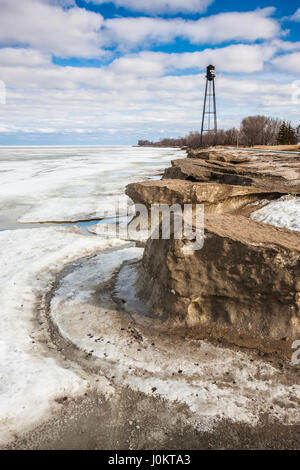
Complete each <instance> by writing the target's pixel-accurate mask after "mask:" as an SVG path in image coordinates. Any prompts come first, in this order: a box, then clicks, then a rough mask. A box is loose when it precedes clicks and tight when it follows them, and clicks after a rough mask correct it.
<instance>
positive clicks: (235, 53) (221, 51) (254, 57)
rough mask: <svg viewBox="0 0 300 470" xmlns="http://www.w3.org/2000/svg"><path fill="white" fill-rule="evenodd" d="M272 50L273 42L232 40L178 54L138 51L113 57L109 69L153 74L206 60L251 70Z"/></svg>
mask: <svg viewBox="0 0 300 470" xmlns="http://www.w3.org/2000/svg"><path fill="white" fill-rule="evenodd" d="M275 51H276V48H275V47H273V46H263V45H245V44H235V45H232V46H227V47H223V48H218V49H205V50H203V51H199V52H185V53H181V54H180V53H173V54H165V53H161V52H141V53H139V54H135V55H131V56H124V57H121V58H120V59H116V60H115V61H114V62H113V63H112V64H111V66H110V69H111V70H113V71H115V72H116V73H123V74H128V75H130V74H133V75H142V76H147V75H152V76H157V75H162V74H164V73H167V72H172V71H176V70H184V69H190V68H195V69H198V70H205V67H206V66H207V65H208V64H209V63H213V64H214V65H215V66H216V67H217V71H218V72H220V71H221V72H238V73H253V72H260V71H262V70H263V68H264V63H265V62H266V61H268V60H270V59H271V57H272V56H273V55H274V53H275Z"/></svg>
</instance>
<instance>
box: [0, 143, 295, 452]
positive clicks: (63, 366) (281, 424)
mask: <svg viewBox="0 0 300 470" xmlns="http://www.w3.org/2000/svg"><path fill="white" fill-rule="evenodd" d="M218 152H219V156H218V158H220V159H224V158H225V157H224V156H223V155H222V151H221V150H220V151H218ZM225 153H226V152H225ZM246 157H247V159H249V160H251V158H252V157H251V154H250V155H244V157H243V158H244V160H245V158H246ZM250 157H251V158H250ZM255 157H256V155H255ZM205 158H207V157H205ZM212 158H214V159H215V158H216V156H215V155H214V156H213V157H212ZM226 158H227V156H226ZM230 158H232V157H230ZM266 158H267V157H266ZM268 158H269V157H268ZM276 158H277V157H276ZM205 161H206V160H203V161H202V159H201V158H190V155H189V157H188V158H186V159H180V160H178V161H174V162H173V166H172V169H173V168H175V170H174V171H175V173H176V174H175V175H173V176H175V177H170V175H171V173H172V171H173V170H172V169H166V171H165V174H164V177H163V179H162V180H159V181H157V180H155V181H146V182H141V183H134V184H130V185H129V186H127V190H126V192H127V194H128V195H129V196H130V197H131V198H132V200H133V201H134V202H136V203H143V204H145V205H146V206H147V207H150V206H151V204H153V203H156V204H159V203H165V204H180V205H184V204H186V203H190V202H193V203H201V204H204V208H205V213H206V218H205V230H206V233H205V237H206V238H205V243H204V246H203V248H202V249H201V250H198V251H195V252H194V253H193V255H191V254H189V253H188V252H185V251H184V250H182V247H183V245H184V244H185V242H186V241H185V239H182V240H174V239H172V238H171V240H152V239H148V240H147V241H146V246H145V249H144V250H143V249H141V248H138V247H137V246H134V245H135V244H134V243H132V240H133V239H130V241H129V239H127V240H125V241H124V240H123V241H121V240H119V241H117V240H115V239H112V237H111V236H110V235H109V234H108V236H107V238H106V240H105V239H103V238H102V236H101V231H100V232H99V234H98V236H92V237H88V236H84V235H83V234H80V233H79V232H78V231H76V229H75V228H70V227H64V228H61V229H60V232H61V237H62V242H61V243H65V244H66V246H67V248H65V252H63V253H60V255H59V256H60V257H62V255H64V257H63V263H59V262H58V260H57V259H56V258H53V259H52V258H51V259H50V260H49V261H51V263H50V265H49V262H47V263H46V261H47V260H46V261H45V266H43V267H42V268H40V267H39V265H38V264H37V263H31V264H30V266H32V269H33V271H32V272H31V270H29V271H28V273H27V274H26V271H25V272H22V281H23V280H24V276H25V278H26V276H27V277H29V280H32V279H38V284H37V285H36V286H35V292H34V298H32V299H31V300H30V299H29V300H30V302H29V300H28V298H26V291H25V294H23V291H22V290H20V293H19V296H18V297H17V299H14V301H15V302H17V304H18V309H19V310H21V312H22V315H23V316H24V315H25V313H26V312H28V313H27V316H28V318H29V319H30V321H29V320H28V325H27V324H26V325H25V324H24V325H25V326H26V328H27V330H28V336H29V338H30V341H31V345H30V346H27V349H28V354H34V357H37V358H39V359H41V360H44V359H45V358H47V361H48V366H49V365H50V364H52V365H53V366H54V365H55V367H56V368H57V367H58V368H59V373H60V376H59V377H63V376H64V374H68V377H70V378H71V379H72V382H71V383H70V385H69V386H68V388H67V386H63V387H61V389H60V388H59V387H57V389H56V388H55V389H54V390H53V392H52V393H51V395H50V397H48V398H47V400H48V401H49V402H47V403H44V402H45V400H46V398H45V397H44V396H37V397H36V398H35V400H36V406H37V405H39V406H41V410H40V416H38V417H37V416H36V410H35V413H33V414H32V411H31V408H30V409H25V411H24V413H25V418H26V419H27V425H26V426H24V425H23V424H22V422H21V421H22V420H20V414H19V412H18V413H17V415H16V416H14V415H12V416H10V418H9V420H7V421H6V423H4V424H3V426H2V427H1V428H0V429H1V431H2V435H1V442H0V447H1V448H2V449H3V448H5V449H130V450H136V449H162V450H163V449H174V450H175V449H177V450H182V449H299V448H300V414H299V410H300V407H299V404H300V384H299V366H296V365H293V364H292V363H291V359H290V357H291V352H292V350H291V342H292V341H293V339H294V338H296V339H298V338H299V259H300V253H299V232H297V231H292V230H290V229H288V228H278V227H274V226H272V225H267V224H265V223H262V222H258V221H255V220H252V218H251V217H252V215H253V213H254V212H255V211H256V212H257V210H258V209H259V208H260V207H263V208H265V207H267V205H268V204H270V203H271V204H273V203H276V201H277V200H278V198H279V199H280V200H281V199H282V197H287V198H290V197H294V196H293V194H299V193H298V192H297V193H293V192H292V191H286V192H285V191H284V188H287V187H288V186H289V185H290V186H292V187H293V188H294V189H295V188H298V189H299V185H300V181H299V178H298V181H297V178H295V177H294V176H295V172H296V173H297V172H298V171H299V170H298V166H297V165H298V161H297V160H295V168H294V167H293V165H292V162H290V163H289V165H288V167H289V168H288V170H285V169H282V172H281V174H280V175H279V176H278V168H277V165H275V164H273V163H272V162H271V163H270V162H269V166H270V167H273V170H274V172H275V173H276V175H277V176H276V177H279V178H280V181H281V186H280V189H278V188H277V187H275V186H276V181H277V180H276V178H275V180H273V181H272V178H273V175H272V174H270V172H271V170H270V169H269V170H268V172H267V173H268V174H267V175H266V178H267V179H268V184H267V187H264V184H263V179H264V172H265V171H266V169H264V170H262V173H261V175H260V176H255V169H254V167H255V165H258V163H259V162H257V161H256V160H255V161H256V163H255V165H254V164H253V165H252V168H251V174H252V176H251V178H252V181H253V184H251V185H246V184H236V183H235V182H233V181H232V180H231V183H230V184H229V183H228V182H223V183H221V182H219V181H214V176H213V174H211V176H210V180H209V181H206V180H205V181H202V179H200V178H207V172H206V169H205V172H204V176H201V175H202V173H201V171H202V170H201V171H200V170H199V168H198V170H197V171H198V173H197V174H198V176H197V175H196V173H195V170H194V167H195V164H196V163H197V162H200V163H201V165H202V164H203V162H205ZM177 162H179V163H178V165H177ZM191 162H192V167H190V166H189V165H190V163H191ZM193 162H194V163H193ZM250 163H251V162H248V163H247V165H250ZM230 165H233V168H234V169H236V171H238V176H239V178H241V177H243V171H246V170H244V169H242V168H241V167H240V166H239V164H236V165H235V164H230ZM240 165H242V163H241V164H240ZM179 166H180V169H181V170H180V171H181V172H182V177H180V178H179V176H180V175H181V173H178V168H179ZM225 166H226V165H225V163H224V162H223V163H222V168H223V174H225V173H224V170H225ZM227 170H228V171H227V173H226V175H230V172H233V170H232V168H231V167H230V170H229V168H227ZM211 171H212V170H211ZM247 171H248V170H247ZM191 172H192V174H191ZM248 173H249V172H248ZM195 175H196V176H197V177H198V178H199V180H197V179H196V181H195ZM235 175H237V173H235ZM166 176H168V177H166ZM190 177H191V178H192V179H190ZM229 177H230V178H231V177H232V175H230V176H229ZM246 178H247V179H249V174H247V175H246ZM257 181H260V183H261V184H260V185H259V187H257V186H256V185H255V184H256V182H257ZM254 183H255V184H254ZM273 186H274V187H273ZM297 191H298V190H297ZM39 230H40V229H39ZM42 230H43V233H44V236H45V237H46V235H47V236H48V232H49V235H51V239H53V244H54V247H55V246H56V244H57V243H58V242H57V240H56V238H57V236H58V235H56V238H55V237H54V236H53V235H54V234H55V233H56V232H53V233H52V232H51V230H52V231H53V230H54V229H50V228H44V229H42ZM50 232H51V233H50ZM94 233H95V234H97V233H98V231H97V230H94ZM63 237H67V240H66V241H64V240H65V238H63ZM142 238H143V237H142V236H141V241H140V243H141V244H142ZM73 239H74V241H76V243H77V244H78V246H79V248H80V250H79V251H74V246H75V245H74V244H73V245H72V244H70V242H68V240H70V241H72V240H73ZM18 240H19V238H18V234H15V244H16V245H17V244H18V243H19V241H18ZM74 241H73V243H74ZM34 243H35V242H34V240H33V239H30V240H29V239H28V253H29V255H30V254H31V253H32V252H35V251H34V250H33V249H32V248H34ZM36 244H37V246H40V244H39V243H38V242H37V241H36ZM69 245H70V246H69ZM59 246H60V245H59ZM140 246H141V245H140ZM41 247H42V248H40V249H41V250H44V243H42V244H41ZM50 249H51V246H50V248H49V250H50ZM51 250H52V251H54V252H55V250H54V249H51ZM41 252H43V251H41ZM76 253H77V254H76ZM29 255H28V256H29ZM30 256H31V255H30ZM36 256H37V257H38V258H39V257H40V256H38V254H37V255H36ZM30 259H31V258H30ZM62 266H63V268H62ZM20 276H21V275H20ZM17 281H18V282H19V280H18V278H17V279H16V281H15V282H17ZM24 296H25V297H24ZM23 297H24V298H23ZM33 306H34V310H33ZM24 312H25V313H24ZM24 318H25V317H24ZM26 318H27V317H26ZM13 334H15V331H14V332H13ZM30 348H31V349H32V351H31V349H30ZM28 360H32V358H31V356H30V357H29V359H28ZM55 371H56V369H55ZM53 373H54V372H53ZM75 378H76V381H75ZM49 380H50V379H49ZM61 380H62V379H61V378H60V381H61ZM43 383H44V382H43ZM59 383H61V382H59ZM67 385H68V383H67ZM56 390H58V391H59V390H60V392H58V391H56ZM23 400H24V399H23V397H20V398H19V401H18V404H19V406H21V405H23V403H24V402H23ZM43 407H44V408H43ZM27 408H28V403H27ZM29 418H30V419H29Z"/></svg>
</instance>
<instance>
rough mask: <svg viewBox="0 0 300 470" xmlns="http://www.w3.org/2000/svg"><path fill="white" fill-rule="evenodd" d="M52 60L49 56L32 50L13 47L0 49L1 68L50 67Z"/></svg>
mask: <svg viewBox="0 0 300 470" xmlns="http://www.w3.org/2000/svg"><path fill="white" fill-rule="evenodd" d="M51 61H52V58H51V56H50V55H49V54H43V53H41V52H40V51H35V50H33V49H22V48H15V47H6V48H2V49H0V64H1V66H2V67H3V66H12V65H14V66H16V67H21V66H24V65H25V66H27V67H37V66H42V65H43V66H46V65H50V64H51Z"/></svg>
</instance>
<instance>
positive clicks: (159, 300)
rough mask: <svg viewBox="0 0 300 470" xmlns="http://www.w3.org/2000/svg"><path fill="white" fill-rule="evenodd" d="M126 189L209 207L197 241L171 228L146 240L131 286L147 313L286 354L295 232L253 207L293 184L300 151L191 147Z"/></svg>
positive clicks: (296, 324) (295, 297)
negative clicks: (260, 217)
mask: <svg viewBox="0 0 300 470" xmlns="http://www.w3.org/2000/svg"><path fill="white" fill-rule="evenodd" d="M191 157H192V158H191ZM126 192H127V194H128V195H129V196H130V197H131V198H132V199H133V201H134V202H135V203H143V204H146V205H147V206H148V207H150V206H151V204H168V205H173V204H180V205H182V206H183V205H184V204H188V203H193V204H195V203H198V204H200V203H201V204H204V208H205V214H206V217H205V241H204V246H203V248H202V249H200V250H196V251H194V252H190V251H188V250H185V249H184V247H185V246H186V244H187V243H188V241H187V240H185V239H181V240H175V239H174V237H173V239H172V236H171V239H170V240H153V239H151V238H150V239H149V240H148V241H147V244H146V248H145V252H144V256H143V260H142V262H141V264H140V267H139V270H140V276H139V281H138V282H137V286H136V287H137V294H138V296H139V297H140V298H141V299H142V300H144V301H147V304H148V307H149V314H150V315H153V316H155V317H157V318H160V319H161V321H162V322H164V323H165V324H166V325H168V327H169V328H174V329H176V328H181V329H182V328H183V329H184V330H185V334H187V335H190V336H193V337H196V338H207V339H212V340H218V341H221V342H225V343H230V344H234V345H237V346H243V347H248V348H255V349H257V350H259V351H262V352H268V353H276V354H278V355H280V356H284V357H289V358H290V357H291V355H292V352H293V350H292V343H293V341H295V340H297V339H300V248H299V246H300V245H299V241H300V234H299V232H297V231H294V232H293V231H291V230H289V229H287V228H277V227H273V226H272V225H267V224H265V223H261V222H256V221H254V220H251V219H250V218H249V215H250V214H251V212H253V211H254V210H257V208H258V207H260V205H262V204H266V202H268V201H269V200H273V199H278V198H280V197H282V196H283V195H287V197H289V196H288V195H297V194H299V192H300V159H299V156H298V155H292V154H287V155H285V154H277V153H267V152H258V153H254V154H252V153H251V151H248V152H247V151H240V152H239V151H229V150H222V149H218V150H214V151H209V150H208V151H203V150H201V151H198V152H197V151H191V152H190V153H189V155H188V158H185V159H179V160H175V161H173V162H172V167H171V168H168V169H166V171H165V174H164V176H163V179H162V180H161V181H150V182H149V181H147V182H141V183H134V184H131V185H129V186H127V190H126ZM149 299H150V300H149Z"/></svg>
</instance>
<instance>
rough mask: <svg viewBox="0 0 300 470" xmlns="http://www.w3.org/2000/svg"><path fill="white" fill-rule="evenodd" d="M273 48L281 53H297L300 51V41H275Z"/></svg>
mask: <svg viewBox="0 0 300 470" xmlns="http://www.w3.org/2000/svg"><path fill="white" fill-rule="evenodd" d="M271 44H272V46H274V47H275V48H276V49H278V50H281V51H297V50H300V41H296V42H291V41H282V40H281V39H274V40H273V41H272V43H271Z"/></svg>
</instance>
